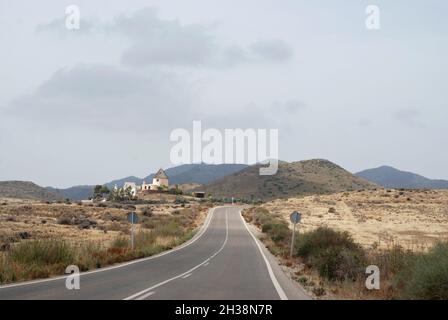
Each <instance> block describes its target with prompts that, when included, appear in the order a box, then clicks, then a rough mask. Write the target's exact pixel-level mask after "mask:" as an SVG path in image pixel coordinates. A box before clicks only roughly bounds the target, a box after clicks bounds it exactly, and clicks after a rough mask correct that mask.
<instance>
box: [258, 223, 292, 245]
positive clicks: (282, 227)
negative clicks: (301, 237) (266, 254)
mask: <svg viewBox="0 0 448 320" xmlns="http://www.w3.org/2000/svg"><path fill="white" fill-rule="evenodd" d="M261 230H262V232H265V233H267V234H268V235H269V236H270V237H271V239H272V241H274V242H275V243H281V242H284V241H285V240H287V239H289V237H290V235H291V231H290V230H289V228H288V226H287V225H286V224H284V223H266V224H264V225H263V226H262V228H261Z"/></svg>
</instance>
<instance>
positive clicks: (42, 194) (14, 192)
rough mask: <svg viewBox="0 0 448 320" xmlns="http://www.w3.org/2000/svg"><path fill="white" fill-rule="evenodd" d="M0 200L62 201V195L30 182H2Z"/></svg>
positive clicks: (0, 183) (0, 184) (0, 182)
mask: <svg viewBox="0 0 448 320" xmlns="http://www.w3.org/2000/svg"><path fill="white" fill-rule="evenodd" d="M0 198H17V199H32V200H49V201H50V200H60V199H62V196H61V195H58V194H57V193H54V192H51V191H49V190H47V189H46V188H43V187H40V186H38V185H37V184H35V183H33V182H29V181H0Z"/></svg>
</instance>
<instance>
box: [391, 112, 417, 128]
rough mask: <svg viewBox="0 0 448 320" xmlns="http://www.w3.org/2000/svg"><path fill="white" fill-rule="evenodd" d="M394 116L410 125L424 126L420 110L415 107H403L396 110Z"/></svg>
mask: <svg viewBox="0 0 448 320" xmlns="http://www.w3.org/2000/svg"><path fill="white" fill-rule="evenodd" d="M392 117H393V118H394V119H395V120H398V121H400V122H401V123H403V124H405V125H407V126H410V127H422V126H424V124H423V123H422V122H421V120H420V117H421V115H420V111H419V110H417V109H415V108H401V109H398V110H396V111H395V112H394V113H393V114H392Z"/></svg>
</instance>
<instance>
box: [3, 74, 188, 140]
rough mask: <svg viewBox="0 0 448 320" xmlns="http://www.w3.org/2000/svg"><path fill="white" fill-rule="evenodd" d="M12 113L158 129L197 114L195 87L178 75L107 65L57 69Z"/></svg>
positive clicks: (51, 121) (56, 122) (49, 121)
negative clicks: (193, 96)
mask: <svg viewBox="0 0 448 320" xmlns="http://www.w3.org/2000/svg"><path fill="white" fill-rule="evenodd" d="M7 112H8V114H9V115H12V116H16V117H19V118H22V119H26V120H30V121H33V122H34V123H42V124H44V125H51V126H64V127H65V126H85V127H88V128H96V129H99V130H110V129H112V130H133V131H136V132H141V131H144V132H154V131H157V130H161V129H162V130H163V129H165V128H166V124H167V123H169V124H170V126H176V125H180V123H183V122H184V121H186V120H187V119H188V115H191V116H192V117H193V114H194V113H193V112H192V108H191V96H190V93H189V87H188V85H186V84H185V83H184V82H183V81H181V80H179V79H177V78H176V77H174V76H173V75H172V74H166V73H163V72H160V71H152V72H151V73H150V74H149V75H147V74H145V75H143V74H139V73H137V72H132V71H128V70H123V69H120V68H117V67H113V66H107V65H77V66H75V67H73V68H70V69H62V70H59V71H57V72H56V73H54V74H53V75H52V76H51V78H50V79H48V80H47V81H46V82H44V83H43V84H42V85H41V86H39V88H38V89H37V90H36V91H35V92H34V93H32V94H29V95H24V96H21V97H19V98H17V99H16V100H14V101H13V103H12V105H11V108H10V109H9V110H8V111H7Z"/></svg>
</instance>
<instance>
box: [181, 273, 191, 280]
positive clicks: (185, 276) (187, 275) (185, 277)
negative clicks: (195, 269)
mask: <svg viewBox="0 0 448 320" xmlns="http://www.w3.org/2000/svg"><path fill="white" fill-rule="evenodd" d="M191 275H192V273H189V274H186V275H184V276H183V277H182V279H187V278H188V277H189V276H191Z"/></svg>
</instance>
